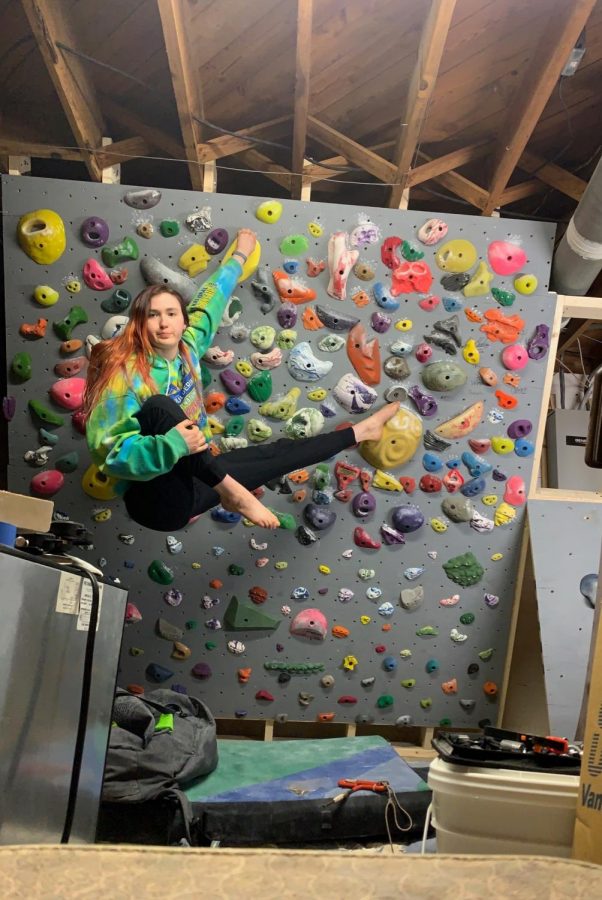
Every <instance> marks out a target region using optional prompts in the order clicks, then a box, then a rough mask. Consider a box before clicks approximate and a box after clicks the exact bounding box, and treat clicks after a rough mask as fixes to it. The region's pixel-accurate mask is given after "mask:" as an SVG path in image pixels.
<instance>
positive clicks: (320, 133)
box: [307, 116, 397, 184]
mask: <svg viewBox="0 0 602 900" xmlns="http://www.w3.org/2000/svg"><path fill="white" fill-rule="evenodd" d="M307 130H308V132H309V134H310V135H311V137H312V138H314V139H315V140H316V141H319V143H321V144H323V145H324V146H325V147H329V148H330V149H331V150H336V152H337V153H340V154H341V156H344V157H345V159H347V160H348V162H349V163H351V165H354V166H359V167H360V168H362V169H364V170H365V171H366V172H369V173H370V174H371V175H374V177H375V178H378V180H379V181H383V182H385V183H386V184H387V183H392V181H393V178H394V177H395V174H396V172H397V168H396V167H395V166H394V165H393V163H390V162H388V161H387V160H386V159H383V158H382V156H379V155H378V153H374V151H372V150H368V149H367V148H366V147H362V145H361V144H358V143H357V142H356V141H354V140H352V139H351V138H348V137H346V136H345V135H344V134H341V132H340V131H337V130H336V128H332V127H331V126H330V125H326V123H325V122H321V121H320V120H319V119H316V118H315V116H308V119H307Z"/></svg>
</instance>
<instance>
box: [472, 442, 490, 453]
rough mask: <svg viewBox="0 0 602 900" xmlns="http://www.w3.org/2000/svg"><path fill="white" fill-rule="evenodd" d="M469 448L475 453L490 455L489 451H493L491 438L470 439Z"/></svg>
mask: <svg viewBox="0 0 602 900" xmlns="http://www.w3.org/2000/svg"><path fill="white" fill-rule="evenodd" d="M468 446H469V447H470V449H471V450H474V452H475V453H478V454H482V453H488V452H489V450H491V441H490V440H489V438H469V439H468Z"/></svg>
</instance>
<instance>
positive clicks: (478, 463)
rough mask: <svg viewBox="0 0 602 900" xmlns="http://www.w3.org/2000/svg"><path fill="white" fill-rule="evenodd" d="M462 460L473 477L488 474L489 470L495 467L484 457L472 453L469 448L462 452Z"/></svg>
mask: <svg viewBox="0 0 602 900" xmlns="http://www.w3.org/2000/svg"><path fill="white" fill-rule="evenodd" d="M487 443H489V442H487ZM462 462H463V463H464V465H465V466H466V468H467V469H468V471H469V472H470V474H471V475H472V477H473V478H478V477H479V476H480V475H486V474H487V472H491V470H492V469H493V466H492V465H491V463H488V462H487V461H486V460H484V459H482V457H479V456H475V455H474V453H470V452H469V451H468V450H465V451H464V453H463V454H462Z"/></svg>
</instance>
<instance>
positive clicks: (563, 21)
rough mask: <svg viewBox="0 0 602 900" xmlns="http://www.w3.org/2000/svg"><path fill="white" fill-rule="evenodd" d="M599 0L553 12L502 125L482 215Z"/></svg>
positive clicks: (576, 0)
mask: <svg viewBox="0 0 602 900" xmlns="http://www.w3.org/2000/svg"><path fill="white" fill-rule="evenodd" d="M595 5H596V0H571V2H570V3H566V2H565V0H562V2H560V3H558V4H557V5H556V8H555V9H554V11H553V14H552V11H550V16H549V18H550V24H549V26H548V28H547V31H546V33H545V34H544V35H543V36H542V37H541V39H540V40H539V41H538V45H537V46H538V48H539V52H537V51H535V52H534V54H533V58H532V61H531V64H530V66H529V68H528V70H527V72H526V74H525V77H524V79H523V82H522V84H521V85H519V86H518V88H517V89H516V92H515V96H514V98H513V101H511V102H510V112H509V114H508V116H507V118H506V121H505V122H502V124H501V127H500V131H499V134H500V141H499V150H498V153H497V156H496V158H495V159H494V163H493V176H492V178H491V181H490V183H489V197H488V199H487V202H486V203H485V205H484V206H483V209H482V214H483V215H484V216H490V215H491V213H492V212H493V211H494V209H495V208H496V207H497V206H499V203H500V199H501V196H502V194H503V192H504V189H505V188H506V185H507V184H508V182H509V180H510V177H511V176H512V173H513V172H514V170H515V168H516V167H517V165H518V163H519V160H520V158H521V156H522V154H523V152H524V150H525V148H526V146H527V143H528V141H529V138H530V137H531V134H532V133H533V130H534V129H535V126H536V125H537V122H538V121H539V118H540V116H541V114H542V113H543V111H544V108H545V106H546V104H547V102H548V100H549V99H550V96H551V95H552V93H553V91H554V88H555V87H556V84H557V82H558V79H559V77H560V73H561V71H562V68H563V66H564V65H565V63H566V61H567V59H568V58H569V55H570V52H571V50H572V49H573V47H574V46H575V44H576V42H577V39H578V37H579V35H580V34H581V32H582V30H583V28H584V26H585V23H586V22H587V20H588V18H589V16H590V13H591V11H592V9H593V8H594V6H595Z"/></svg>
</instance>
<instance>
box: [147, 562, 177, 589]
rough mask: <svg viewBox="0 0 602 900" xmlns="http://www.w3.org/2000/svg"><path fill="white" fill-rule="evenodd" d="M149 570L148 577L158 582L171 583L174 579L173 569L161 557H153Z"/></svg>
mask: <svg viewBox="0 0 602 900" xmlns="http://www.w3.org/2000/svg"><path fill="white" fill-rule="evenodd" d="M147 572H148V577H149V578H151V579H152V580H153V581H156V582H157V584H171V583H172V581H173V579H174V574H173V572H172V570H171V569H170V568H169V567H168V566H166V565H165V563H164V562H161V560H160V559H153V561H152V563H151V564H150V566H149V567H148V569H147Z"/></svg>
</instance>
